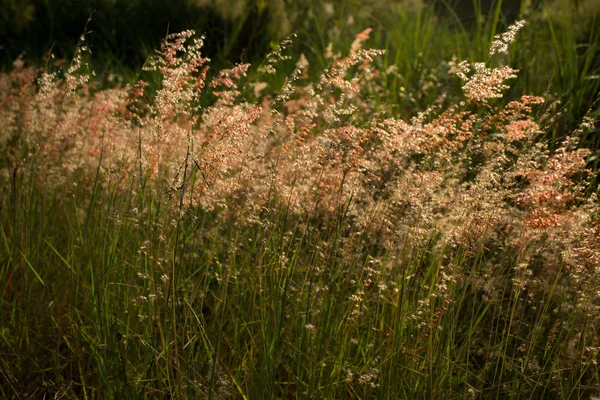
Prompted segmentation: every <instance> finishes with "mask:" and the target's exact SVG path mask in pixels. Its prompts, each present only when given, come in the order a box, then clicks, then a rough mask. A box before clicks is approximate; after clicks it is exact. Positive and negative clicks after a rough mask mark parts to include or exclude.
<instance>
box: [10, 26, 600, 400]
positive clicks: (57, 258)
mask: <svg viewBox="0 0 600 400" xmlns="http://www.w3.org/2000/svg"><path fill="white" fill-rule="evenodd" d="M523 24H524V22H517V23H516V24H515V25H513V26H512V27H511V28H509V29H508V30H507V33H506V34H501V33H494V35H491V36H490V39H491V40H492V46H491V50H489V49H488V50H487V51H486V53H485V55H486V56H487V57H488V58H489V59H488V60H487V62H471V61H469V60H465V61H463V60H460V59H455V60H449V61H448V63H446V64H445V65H446V67H447V71H446V75H447V79H449V80H453V81H454V82H455V83H454V84H455V85H456V86H457V87H458V88H459V89H460V95H456V96H450V97H448V96H447V95H446V94H442V95H441V96H439V97H438V98H437V99H436V100H435V101H433V102H432V103H431V104H429V105H428V106H427V107H426V108H424V109H423V110H421V111H420V112H418V113H416V114H415V115H414V116H411V117H410V118H402V117H403V115H402V114H403V112H402V111H399V110H398V108H397V107H396V105H395V104H393V103H390V102H388V101H382V99H390V98H391V97H392V96H393V95H396V94H395V93H393V94H390V93H389V90H390V85H389V83H390V82H391V81H393V80H398V79H402V77H400V76H399V75H398V74H397V71H396V70H395V69H394V68H391V67H390V65H389V64H390V59H389V58H388V57H389V52H388V53H386V52H385V51H383V50H379V49H370V48H368V47H367V46H366V44H367V43H368V40H369V38H370V36H371V34H372V31H371V30H370V29H367V30H364V31H362V32H360V33H359V34H358V35H357V36H356V37H355V39H354V40H353V41H352V42H351V43H350V46H349V47H348V48H347V49H336V48H333V46H332V47H329V51H326V52H324V54H323V55H322V56H323V63H324V65H325V67H324V68H323V69H322V70H321V71H320V72H319V74H318V78H317V79H311V76H310V73H309V72H310V68H311V65H310V62H309V61H308V59H307V57H305V56H303V55H301V56H298V57H292V56H290V55H289V53H287V50H286V49H289V46H290V45H291V42H290V40H292V41H293V39H290V40H288V39H286V40H284V41H283V42H282V43H281V44H280V45H279V46H275V50H274V52H273V53H271V54H270V55H269V56H268V57H266V59H265V61H264V62H263V63H262V64H260V65H259V66H251V65H249V64H238V65H234V66H232V67H231V68H229V69H222V70H219V71H211V70H210V60H209V59H208V58H207V57H205V56H204V55H203V54H202V48H203V45H204V38H202V37H199V36H197V35H195V33H194V32H193V31H184V32H181V33H177V34H170V35H168V36H167V37H166V39H165V40H164V41H163V43H162V45H161V47H160V48H159V49H158V51H157V52H156V53H155V54H154V55H153V56H152V57H151V58H149V59H148V60H147V62H146V64H145V66H144V71H145V72H144V73H147V74H149V75H151V76H153V83H152V85H156V86H157V87H156V90H151V88H150V87H149V84H148V83H147V82H146V81H144V80H141V79H140V80H139V81H138V82H135V83H133V84H131V85H117V86H115V87H112V88H110V89H107V88H103V87H101V86H99V85H98V84H97V82H96V81H95V80H94V79H91V80H90V79H88V78H89V76H90V72H89V70H88V67H87V66H86V60H87V54H86V51H87V50H88V48H87V47H86V35H83V36H82V37H81V41H80V43H79V45H78V48H77V51H76V53H75V54H76V55H75V57H74V58H73V60H72V62H71V63H69V65H67V66H66V67H65V68H64V69H57V67H55V66H54V65H53V64H52V63H48V65H47V66H46V68H44V69H41V70H40V69H35V68H32V67H26V66H24V65H21V64H16V65H15V68H14V69H13V70H12V71H11V72H7V73H3V74H2V75H0V87H1V88H2V90H0V103H1V104H2V107H1V109H0V126H2V133H1V136H0V147H1V148H2V150H3V153H4V154H5V156H4V157H5V160H4V161H3V164H2V165H3V169H2V171H1V172H0V182H1V185H2V188H3V196H2V197H0V212H1V219H0V234H1V236H0V244H1V246H0V248H1V249H2V250H1V251H0V260H1V265H0V285H1V287H2V311H1V314H0V315H1V317H0V318H1V322H2V323H1V332H0V333H1V336H0V372H1V376H0V379H1V382H2V383H1V384H0V395H1V397H3V398H23V399H24V398H45V397H46V398H51V397H56V398H85V399H96V398H98V399H99V398H102V399H105V398H115V399H121V398H212V399H221V398H247V399H254V398H306V399H308V398H360V399H365V398H406V399H414V398H427V399H431V398H441V397H448V398H496V399H501V398H502V399H504V398H569V399H589V398H590V397H591V396H597V395H598V394H599V393H598V390H599V389H598V387H599V386H598V385H599V374H600V370H599V367H598V361H599V352H600V337H599V334H600V332H599V331H598V326H600V324H599V319H600V306H599V304H598V299H599V298H600V292H599V289H600V269H599V268H600V253H599V252H598V249H599V248H600V222H599V219H598V218H599V216H598V211H599V210H598V208H599V204H598V200H597V197H596V194H595V193H594V192H593V188H594V187H595V186H594V183H595V182H594V173H593V172H592V171H591V170H589V169H588V167H589V164H590V160H591V158H592V154H591V152H590V150H587V149H585V148H582V147H581V146H579V142H580V140H581V138H582V137H584V136H585V135H586V134H587V132H590V131H593V130H594V129H595V124H597V121H596V120H594V116H593V114H592V113H591V112H590V113H589V114H587V115H586V116H585V117H584V118H583V119H582V120H581V121H580V123H579V124H578V126H577V128H576V129H575V130H573V131H572V132H570V133H569V134H568V135H567V136H566V137H565V138H562V139H560V140H558V141H557V142H547V141H546V138H547V136H546V134H547V132H548V130H549V129H551V127H552V124H553V123H554V120H553V118H552V116H553V115H552V113H553V112H554V108H553V104H548V101H546V99H544V98H543V97H540V96H533V95H529V94H524V95H522V96H519V97H518V98H517V99H516V100H512V101H505V98H504V97H503V95H504V93H506V91H507V90H510V85H511V82H512V81H513V80H514V79H515V78H516V76H517V75H518V73H519V71H518V70H517V69H513V68H511V67H510V66H509V65H508V64H506V61H507V60H508V58H507V57H504V56H506V53H507V52H508V51H509V45H510V44H511V42H512V41H513V40H514V38H515V35H518V34H517V30H518V29H519V28H521V27H523ZM523 29H526V27H525V28H523ZM503 57H504V58H503ZM290 62H293V63H294V66H293V70H292V72H291V73H290V74H289V75H287V76H286V78H285V79H280V80H281V84H279V85H275V84H274V83H273V82H274V81H276V79H274V78H273V77H272V74H277V73H278V71H279V68H280V65H281V63H290ZM156 82H158V83H156ZM422 100H424V99H422Z"/></svg>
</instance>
